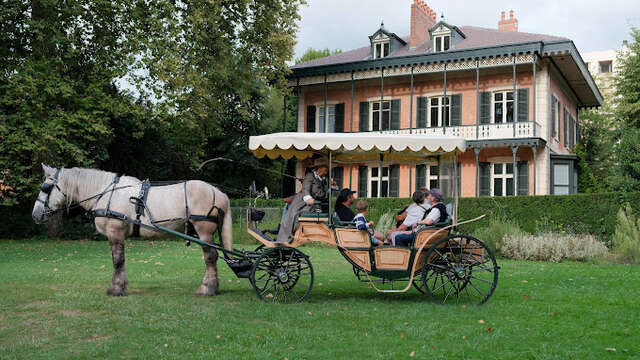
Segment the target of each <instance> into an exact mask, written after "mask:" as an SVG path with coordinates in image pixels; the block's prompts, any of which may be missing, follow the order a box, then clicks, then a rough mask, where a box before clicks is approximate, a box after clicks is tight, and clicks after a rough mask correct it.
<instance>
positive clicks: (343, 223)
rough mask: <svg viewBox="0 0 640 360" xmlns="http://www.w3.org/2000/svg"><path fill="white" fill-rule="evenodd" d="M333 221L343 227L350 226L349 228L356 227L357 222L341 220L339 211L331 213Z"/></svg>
mask: <svg viewBox="0 0 640 360" xmlns="http://www.w3.org/2000/svg"><path fill="white" fill-rule="evenodd" d="M331 222H332V223H333V224H334V225H338V226H342V227H348V228H354V229H355V227H356V223H355V222H354V221H342V220H340V216H338V213H337V212H335V211H334V212H333V215H331Z"/></svg>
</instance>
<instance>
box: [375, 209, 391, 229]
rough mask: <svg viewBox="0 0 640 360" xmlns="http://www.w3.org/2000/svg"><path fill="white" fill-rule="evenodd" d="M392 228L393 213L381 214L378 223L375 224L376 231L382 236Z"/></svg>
mask: <svg viewBox="0 0 640 360" xmlns="http://www.w3.org/2000/svg"><path fill="white" fill-rule="evenodd" d="M393 226H395V212H392V211H389V212H386V213H384V214H382V216H380V219H379V220H378V222H376V223H375V228H376V230H377V231H380V232H381V233H383V234H384V232H385V231H387V230H389V229H391V228H392V227H393Z"/></svg>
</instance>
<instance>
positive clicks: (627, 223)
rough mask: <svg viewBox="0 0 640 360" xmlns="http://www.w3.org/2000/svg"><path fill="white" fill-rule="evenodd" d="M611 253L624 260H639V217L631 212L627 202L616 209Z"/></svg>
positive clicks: (633, 261)
mask: <svg viewBox="0 0 640 360" xmlns="http://www.w3.org/2000/svg"><path fill="white" fill-rule="evenodd" d="M613 253H614V254H615V255H616V256H617V257H618V258H619V259H621V260H623V261H625V262H631V263H639V262H640V218H637V217H636V216H634V215H633V214H632V212H631V206H629V204H627V205H626V206H625V207H622V208H620V210H619V211H618V223H617V224H616V231H615V233H614V234H613Z"/></svg>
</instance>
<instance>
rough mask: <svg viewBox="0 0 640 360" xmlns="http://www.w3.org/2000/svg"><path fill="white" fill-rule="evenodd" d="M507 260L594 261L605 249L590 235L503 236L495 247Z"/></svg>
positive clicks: (604, 252) (604, 253) (602, 254)
mask: <svg viewBox="0 0 640 360" xmlns="http://www.w3.org/2000/svg"><path fill="white" fill-rule="evenodd" d="M499 251H500V253H501V254H502V255H503V256H504V257H506V258H509V259H517V260H537V261H552V262H559V261H561V260H565V259H566V260H576V261H585V260H594V259H596V258H599V257H602V256H604V255H606V254H607V252H608V250H607V247H606V246H605V245H604V244H603V243H602V242H601V241H599V240H598V239H597V238H596V237H595V236H592V235H579V234H574V235H566V234H559V233H552V232H550V233H545V234H539V235H528V234H513V235H507V236H505V237H504V239H502V242H501V243H500V244H499Z"/></svg>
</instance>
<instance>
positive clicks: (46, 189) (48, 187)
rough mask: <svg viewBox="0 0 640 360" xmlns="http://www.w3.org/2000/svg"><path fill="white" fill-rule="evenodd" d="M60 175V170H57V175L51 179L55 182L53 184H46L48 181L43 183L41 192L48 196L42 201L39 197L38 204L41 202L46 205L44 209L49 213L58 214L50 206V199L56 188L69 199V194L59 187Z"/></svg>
mask: <svg viewBox="0 0 640 360" xmlns="http://www.w3.org/2000/svg"><path fill="white" fill-rule="evenodd" d="M59 175H60V169H58V170H56V173H55V174H53V177H51V178H50V179H51V180H53V181H52V182H50V183H48V182H46V181H47V179H45V180H44V182H43V183H42V186H40V191H41V192H43V193H45V194H47V197H46V199H45V200H42V199H40V196H38V198H37V199H36V201H37V202H40V203H42V204H43V205H44V208H45V210H46V211H47V212H48V213H53V212H56V210H54V209H52V208H51V207H50V206H49V198H50V197H51V192H52V191H53V188H56V189H57V190H58V191H60V193H61V194H62V196H64V197H65V198H67V194H65V193H64V191H62V189H60V186H59V185H58V176H59Z"/></svg>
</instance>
